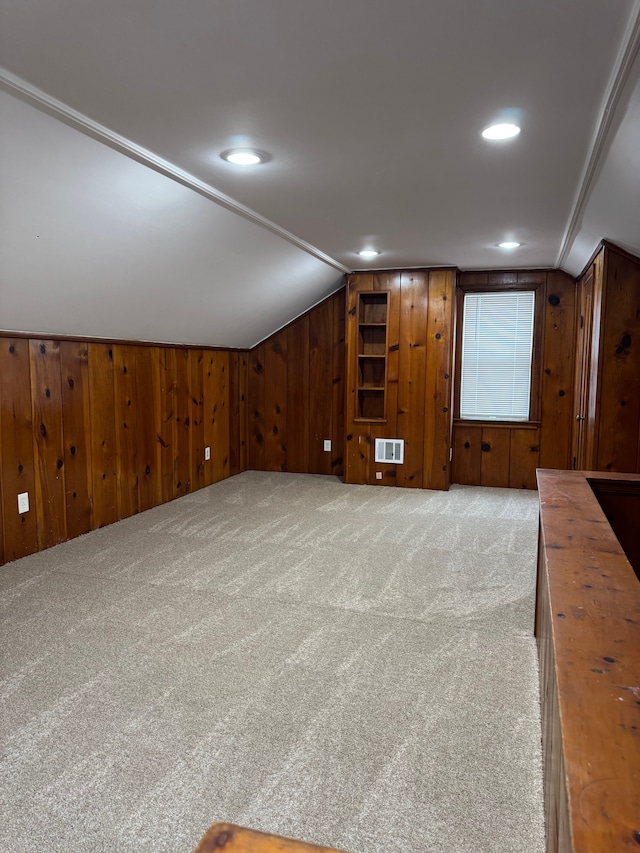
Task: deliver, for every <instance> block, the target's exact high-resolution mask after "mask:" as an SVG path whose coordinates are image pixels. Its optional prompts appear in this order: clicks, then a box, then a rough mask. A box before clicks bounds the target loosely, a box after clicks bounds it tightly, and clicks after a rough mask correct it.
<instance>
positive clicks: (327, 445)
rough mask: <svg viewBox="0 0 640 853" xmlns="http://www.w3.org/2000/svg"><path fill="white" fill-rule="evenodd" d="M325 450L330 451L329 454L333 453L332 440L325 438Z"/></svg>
mask: <svg viewBox="0 0 640 853" xmlns="http://www.w3.org/2000/svg"><path fill="white" fill-rule="evenodd" d="M324 449H325V450H327V451H329V452H330V451H331V439H330V438H325V440H324Z"/></svg>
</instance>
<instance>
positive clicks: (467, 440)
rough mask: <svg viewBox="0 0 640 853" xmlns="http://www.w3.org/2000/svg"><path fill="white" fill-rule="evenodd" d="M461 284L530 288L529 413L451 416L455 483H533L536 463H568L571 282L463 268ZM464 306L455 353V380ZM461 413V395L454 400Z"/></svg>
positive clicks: (542, 274) (558, 276) (550, 273)
mask: <svg viewBox="0 0 640 853" xmlns="http://www.w3.org/2000/svg"><path fill="white" fill-rule="evenodd" d="M459 281H460V285H461V286H462V287H464V286H470V287H474V288H476V289H485V288H486V290H488V291H491V290H499V289H500V288H509V289H517V288H519V287H521V288H523V289H525V288H530V287H535V288H537V289H536V294H537V295H536V299H538V300H540V303H541V304H540V305H538V306H537V308H536V314H537V317H536V325H535V328H534V336H535V338H534V368H533V375H532V387H531V394H532V406H531V410H532V413H533V416H532V420H531V421H530V422H528V423H526V424H521V423H515V422H514V423H511V424H495V423H492V422H481V421H460V420H459V419H458V420H455V421H454V427H453V466H452V475H453V482H454V483H460V484H463V485H482V486H499V487H505V488H506V487H510V488H523V489H535V488H536V475H535V472H536V468H563V469H567V468H569V467H570V459H571V433H572V428H573V393H574V387H573V386H574V380H573V375H574V367H575V364H574V360H575V336H576V298H575V297H576V289H575V281H574V280H573V279H572V278H571V277H570V276H569V275H567V274H566V273H563V272H561V271H559V270H540V271H537V270H526V271H500V272H491V271H482V272H469V273H460V277H459ZM461 306H462V300H461V298H460V297H459V298H458V309H459V311H458V313H459V315H460V316H458V332H457V345H456V352H457V358H458V368H457V369H458V373H457V374H456V385H457V386H458V387H459V381H460V380H459V358H460V335H461V325H462V316H461ZM455 406H456V411H455V415H456V416H457V415H458V414H459V401H458V400H456V403H455Z"/></svg>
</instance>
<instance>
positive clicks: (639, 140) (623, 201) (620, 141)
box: [560, 56, 640, 275]
mask: <svg viewBox="0 0 640 853" xmlns="http://www.w3.org/2000/svg"><path fill="white" fill-rule="evenodd" d="M603 238H604V239H609V240H611V241H613V242H614V243H617V244H618V245H619V246H622V247H623V248H624V249H627V250H628V251H629V252H632V253H633V254H636V255H640V56H638V57H637V59H636V61H635V64H634V66H633V69H632V73H631V75H630V78H629V81H628V85H627V91H626V92H625V93H624V96H623V97H622V98H621V100H620V103H619V104H618V108H617V110H616V116H615V117H614V126H613V128H612V132H611V134H610V141H609V146H608V150H607V151H606V153H605V155H604V156H603V157H602V162H601V165H600V170H599V173H598V174H597V176H596V178H595V180H594V184H593V188H592V190H591V192H590V194H589V197H588V199H587V200H586V202H585V206H584V211H583V213H582V216H581V219H580V221H579V223H578V227H577V229H576V234H575V237H574V239H573V242H572V244H571V245H570V248H569V250H568V251H567V253H566V257H561V258H560V262H561V263H562V265H563V267H564V268H565V269H566V270H567V271H568V272H570V273H571V274H572V275H579V273H580V272H581V270H582V269H583V268H584V264H585V259H587V258H589V257H590V256H591V254H592V253H593V251H594V249H595V248H596V247H597V245H598V243H599V242H600V240H602V239H603Z"/></svg>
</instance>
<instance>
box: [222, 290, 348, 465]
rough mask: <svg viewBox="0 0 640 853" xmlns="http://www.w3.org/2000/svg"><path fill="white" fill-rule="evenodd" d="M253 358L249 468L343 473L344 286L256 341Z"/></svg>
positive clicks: (249, 380) (249, 381)
mask: <svg viewBox="0 0 640 853" xmlns="http://www.w3.org/2000/svg"><path fill="white" fill-rule="evenodd" d="M247 362H248V364H247V395H248V402H247V406H246V408H247V465H246V467H247V468H249V469H254V470H259V471H260V470H262V471H291V472H294V473H304V474H336V475H341V474H342V471H343V444H344V401H343V397H344V291H343V290H342V291H340V292H339V293H337V294H334V295H333V296H330V297H329V298H328V299H325V300H324V301H323V302H321V303H320V304H319V305H317V306H316V307H315V308H312V309H311V311H309V312H307V313H306V314H304V315H303V316H302V317H299V318H298V319H297V320H294V321H293V322H292V323H290V324H289V325H288V326H286V327H285V328H284V329H282V330H280V331H279V332H277V333H276V334H275V335H272V336H271V337H270V338H268V339H267V340H266V341H264V342H263V343H261V344H260V345H258V346H256V347H254V348H253V349H252V350H251V351H250V352H249V353H248V357H247ZM240 367H241V366H240ZM239 372H240V379H241V378H242V370H241V369H240V371H239ZM241 396H242V395H241ZM325 439H330V440H331V451H330V452H329V451H325V450H324V440H325Z"/></svg>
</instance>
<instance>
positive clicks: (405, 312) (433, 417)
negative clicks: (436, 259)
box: [346, 269, 455, 489]
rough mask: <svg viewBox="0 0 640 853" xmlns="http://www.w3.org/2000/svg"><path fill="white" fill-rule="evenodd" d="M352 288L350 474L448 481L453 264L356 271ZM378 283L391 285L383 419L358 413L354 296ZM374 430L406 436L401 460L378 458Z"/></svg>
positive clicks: (407, 482)
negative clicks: (363, 417) (368, 420)
mask: <svg viewBox="0 0 640 853" xmlns="http://www.w3.org/2000/svg"><path fill="white" fill-rule="evenodd" d="M347 288H348V295H347V332H346V337H347V341H348V347H349V348H350V356H349V364H350V374H349V380H348V382H347V384H348V388H347V422H346V423H347V435H346V479H347V482H349V483H369V484H370V485H374V486H375V485H378V486H380V485H383V486H405V487H409V488H425V489H448V488H449V483H450V466H449V447H450V442H451V420H452V419H451V391H452V387H453V377H452V366H453V342H454V329H455V319H454V310H455V300H454V295H455V294H454V289H455V270H453V269H437V270H406V271H390V272H380V273H354V274H353V275H350V276H349V277H348V283H347ZM374 290H379V291H388V292H389V303H388V305H389V307H388V319H387V391H386V395H387V399H386V420H385V422H384V423H375V422H372V423H366V422H362V421H359V420H357V418H356V395H357V387H356V368H355V359H356V355H357V343H356V341H357V329H356V313H357V312H356V300H357V296H358V293H360V292H362V291H365V292H366V291H374ZM376 438H402V439H404V443H405V445H404V462H403V464H402V465H397V464H389V463H378V462H375V461H374V443H375V439H376ZM376 473H381V474H382V478H381V479H378V478H376Z"/></svg>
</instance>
